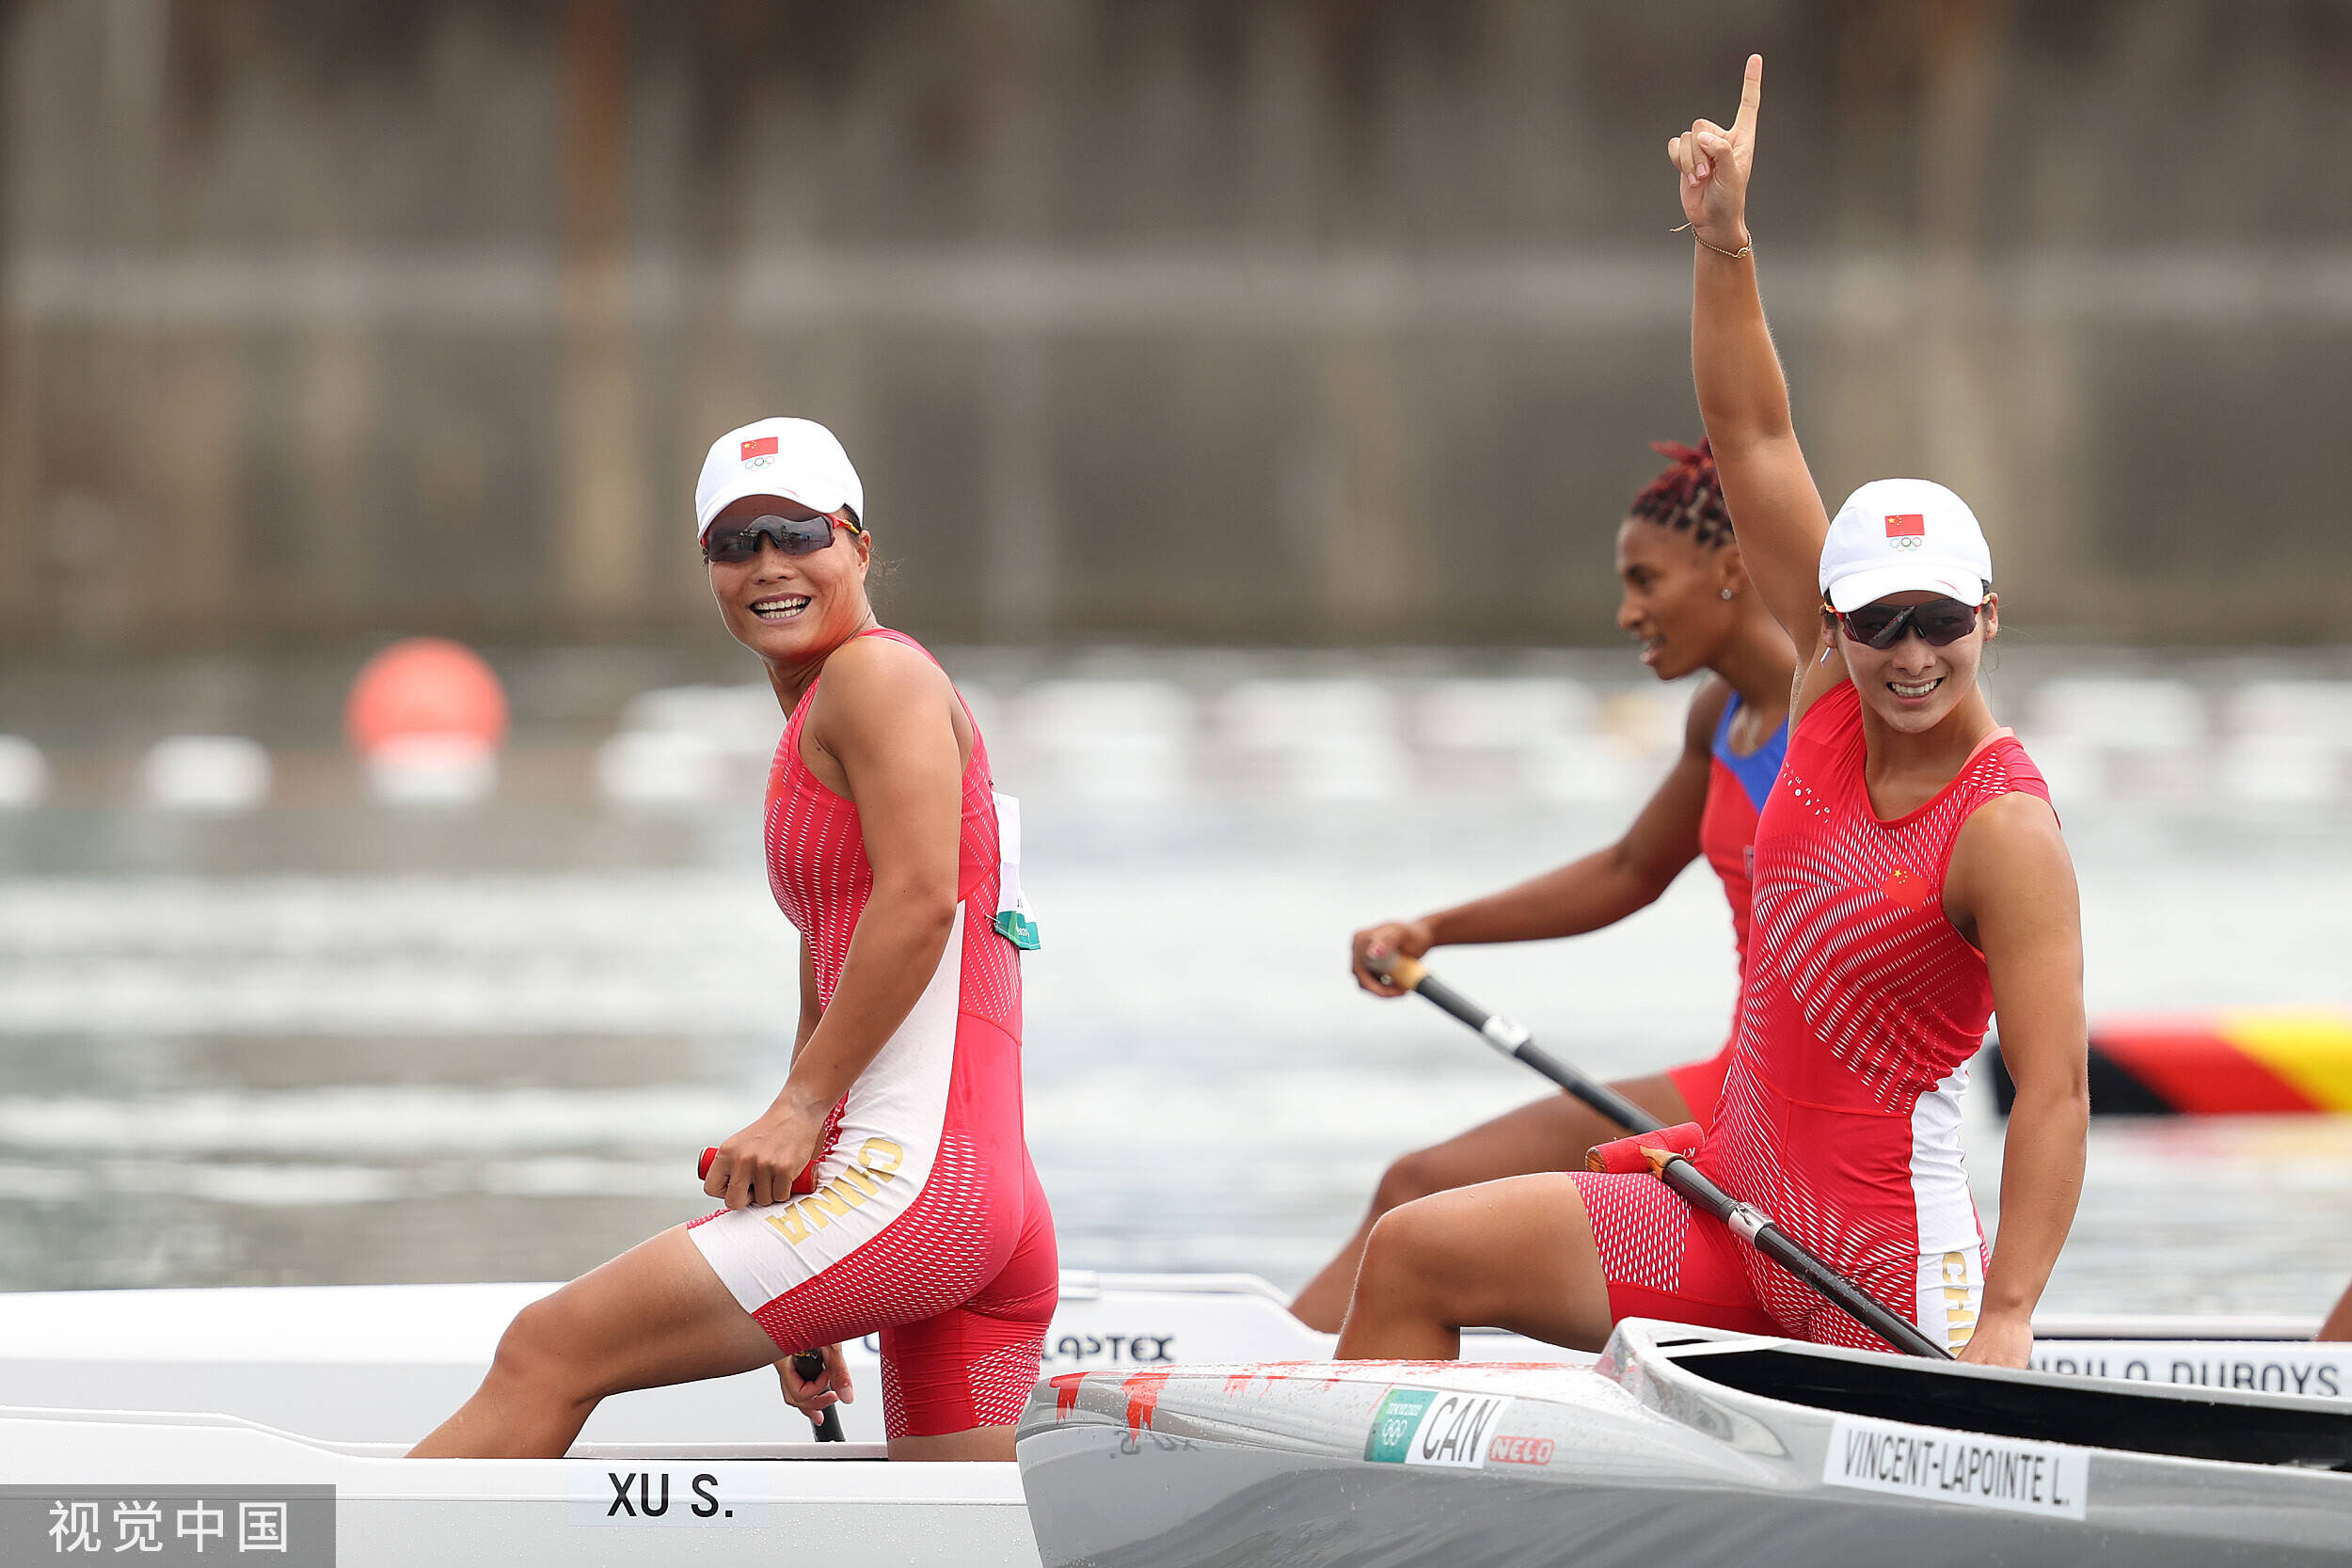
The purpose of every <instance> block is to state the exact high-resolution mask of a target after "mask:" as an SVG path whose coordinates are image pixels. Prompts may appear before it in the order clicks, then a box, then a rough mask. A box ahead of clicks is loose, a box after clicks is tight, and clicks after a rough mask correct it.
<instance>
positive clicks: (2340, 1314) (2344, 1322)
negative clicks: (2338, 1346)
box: [2312, 1285, 2352, 1339]
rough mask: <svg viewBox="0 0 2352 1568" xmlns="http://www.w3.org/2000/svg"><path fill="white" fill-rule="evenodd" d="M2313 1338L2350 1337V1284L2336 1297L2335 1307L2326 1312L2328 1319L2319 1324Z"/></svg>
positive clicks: (2351, 1324) (2351, 1304) (2351, 1296)
mask: <svg viewBox="0 0 2352 1568" xmlns="http://www.w3.org/2000/svg"><path fill="white" fill-rule="evenodd" d="M2312 1338H2315V1339H2352V1285H2347V1286H2345V1287H2344V1294H2343V1295H2341V1296H2339V1297H2337V1298H2336V1309H2335V1310H2334V1311H2332V1312H2330V1313H2328V1321H2327V1322H2326V1323H2321V1324H2320V1325H2319V1332H2318V1333H2317V1334H2315V1335H2313V1336H2312Z"/></svg>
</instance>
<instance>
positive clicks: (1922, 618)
mask: <svg viewBox="0 0 2352 1568" xmlns="http://www.w3.org/2000/svg"><path fill="white" fill-rule="evenodd" d="M1823 608H1827V607H1826V606H1825V607H1823ZM1982 608H1983V607H1982V606H1981V605H1973V604H1962V603H1961V602H1960V601H1959V600H1958V599H1930V600H1929V601H1928V602H1927V603H1925V604H1907V605H1889V604H1866V605H1864V606H1862V607H1861V608H1860V609H1858V610H1830V613H1831V614H1832V615H1834V616H1836V618H1837V620H1838V622H1839V623H1840V624H1841V625H1843V626H1845V628H1846V635H1847V636H1848V637H1851V638H1852V639H1853V640H1854V641H1857V642H1867V643H1868V644H1869V645H1870V646H1871V647H1873V648H1878V649H1882V650H1883V649H1886V648H1891V647H1893V646H1894V645H1895V644H1896V643H1898V642H1900V641H1902V640H1903V633H1904V632H1905V631H1906V630H1909V629H1912V628H1916V629H1917V630H1918V633H1919V636H1920V637H1921V638H1922V639H1923V640H1925V641H1926V642H1927V644H1928V646H1929V647H1931V648H1945V647H1949V646H1950V645H1951V644H1953V643H1955V642H1957V641H1960V640H1961V639H1962V638H1963V637H1965V636H1967V635H1968V634H1969V633H1970V632H1972V631H1974V630H1976V629H1977V611H1978V610H1980V609H1982Z"/></svg>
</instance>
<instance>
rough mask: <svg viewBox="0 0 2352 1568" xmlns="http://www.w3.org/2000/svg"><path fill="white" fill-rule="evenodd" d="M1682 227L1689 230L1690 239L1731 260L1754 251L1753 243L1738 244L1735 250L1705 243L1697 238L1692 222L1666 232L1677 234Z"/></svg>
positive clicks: (1737, 259)
mask: <svg viewBox="0 0 2352 1568" xmlns="http://www.w3.org/2000/svg"><path fill="white" fill-rule="evenodd" d="M1683 229H1688V230H1691V238H1692V239H1694V240H1698V243H1699V244H1701V245H1707V242H1706V241H1705V240H1699V234H1698V230H1697V228H1696V227H1695V226H1693V225H1692V224H1688V223H1686V224H1684V225H1683V226H1682V229H1670V230H1667V232H1668V233H1670V234H1679V233H1681V232H1682V230H1683ZM1707 248H1708V249H1709V250H1711V251H1713V252H1714V253H1715V254H1716V255H1718V256H1727V257H1729V258H1730V259H1731V260H1733V261H1740V259H1741V258H1743V257H1746V256H1748V255H1750V254H1752V253H1753V252H1754V251H1755V249H1756V246H1755V245H1741V246H1740V248H1739V249H1737V250H1725V249H1724V247H1723V246H1722V245H1707Z"/></svg>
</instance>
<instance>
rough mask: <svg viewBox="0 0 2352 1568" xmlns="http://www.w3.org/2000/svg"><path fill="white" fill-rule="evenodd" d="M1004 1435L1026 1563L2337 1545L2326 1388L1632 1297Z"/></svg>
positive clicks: (2143, 1561)
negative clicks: (1965, 1355)
mask: <svg viewBox="0 0 2352 1568" xmlns="http://www.w3.org/2000/svg"><path fill="white" fill-rule="evenodd" d="M1020 1454H1021V1470H1022V1479H1023V1482H1024V1484H1025V1488H1026V1490H1027V1493H1028V1497H1029V1508H1030V1517H1031V1523H1032V1525H1033V1527H1034V1528H1035V1530H1036V1534H1037V1540H1038V1544H1039V1545H1040V1547H1041V1554H1042V1557H1043V1560H1044V1562H1045V1564H1046V1565H1047V1568H1197V1565H1198V1568H1206V1565H1209V1564H1218V1565H1231V1564H1242V1563H1261V1562H1280V1563H1282V1564H1284V1565H1285V1568H1375V1565H1391V1564H1404V1563H1422V1562H1427V1563H1448V1564H1453V1563H1478V1564H1481V1565H1483V1568H1656V1565H1658V1564H1663V1563H1674V1564H1677V1565H1682V1568H1701V1565H1707V1568H1735V1565H1737V1568H1757V1565H1789V1568H1795V1565H1798V1564H1803V1565H1805V1568H1813V1565H1816V1564H1836V1563H1860V1562H1878V1561H1899V1562H1902V1563H1904V1564H1907V1565H1918V1568H1963V1565H1967V1568H1975V1565H1977V1564H1981V1563H1991V1562H2002V1563H2047V1564H2065V1565H2068V1568H2090V1565H2093V1564H2106V1565H2112V1568H2210V1565H2211V1564H2213V1563H2215V1562H2217V1561H2243V1562H2249V1563H2252V1562H2261V1563H2264V1564H2265V1565H2271V1564H2276V1565H2282V1568H2283V1565H2291V1564H2292V1565H2316V1564H2321V1563H2337V1564H2341V1563H2344V1562H2345V1561H2346V1560H2352V1410H2347V1409H2346V1408H2345V1407H2344V1404H2343V1402H2339V1401H2327V1400H2317V1399H2311V1398H2301V1399H2298V1398H2295V1397H2293V1396H2280V1395H2265V1394H2259V1393H2248V1392H2240V1391H2233V1390H2227V1389H2215V1388H2211V1387H2200V1386H2194V1385H2186V1386H2184V1385H2178V1384H2169V1383H2155V1382H2153V1381H2140V1382H2126V1381H2122V1380H2106V1379H2086V1378H2082V1377H2070V1376H2065V1375H2060V1374H2053V1373H2047V1372H2035V1371H2010V1370H2002V1369H1997V1368H1986V1367H1970V1366H1962V1365H1959V1364H1957V1363H1951V1362H1929V1361H1921V1360H1913V1359H1910V1358H1905V1357H1896V1356H1892V1355H1884V1354H1867V1353H1864V1352H1858V1351H1849V1350H1840V1349H1835V1348H1831V1347H1827V1346H1819V1345H1803V1344H1793V1343H1791V1342H1789V1341H1787V1340H1778V1339H1769V1338H1756V1337H1750V1336H1741V1335H1734V1334H1726V1333H1722V1332H1719V1331H1713V1330H1692V1329H1685V1328H1681V1327H1679V1326H1678V1325H1676V1324H1671V1323H1645V1322H1643V1321H1641V1320H1639V1319H1636V1320H1631V1321H1629V1322H1627V1323H1622V1324H1620V1325H1619V1326H1618V1330H1617V1334H1616V1337H1615V1338H1613V1340H1612V1341H1611V1344H1610V1347H1609V1350H1608V1351H1607V1353H1606V1354H1603V1355H1602V1357H1601V1358H1600V1359H1599V1361H1598V1362H1597V1364H1596V1365H1593V1366H1590V1367H1567V1366H1560V1365H1551V1366H1507V1365H1491V1364H1490V1365H1486V1366H1479V1365H1476V1364H1469V1363H1461V1362H1377V1361H1373V1362H1366V1361H1354V1362H1326V1363H1308V1364H1303V1365H1302V1364H1300V1363H1296V1362H1289V1363H1282V1364H1279V1365H1275V1366H1250V1365H1246V1364H1245V1365H1241V1366H1234V1367H1176V1368H1168V1369H1161V1370H1153V1371H1148V1372H1129V1373H1124V1374H1119V1373H1086V1374H1078V1375H1075V1376H1072V1377H1067V1378H1063V1379H1059V1380H1057V1383H1056V1384H1055V1385H1051V1386H1044V1387H1041V1388H1040V1389H1039V1390H1038V1392H1037V1394H1036V1395H1035V1396H1033V1397H1032V1399H1031V1401H1030V1404H1029V1409H1028V1411H1027V1413H1026V1415H1025V1418H1024V1419H1023V1421H1022V1426H1021V1436H1020Z"/></svg>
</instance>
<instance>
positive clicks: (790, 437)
mask: <svg viewBox="0 0 2352 1568" xmlns="http://www.w3.org/2000/svg"><path fill="white" fill-rule="evenodd" d="M745 496H780V497H782V498H783V499H786V500H788V501H798V502H800V503H801V504H802V505H803V506H805V507H807V508H808V509H809V510H810V511H812V512H838V511H840V510H841V509H842V508H843V507H845V506H846V507H848V508H850V510H851V511H852V512H855V513H856V514H857V520H858V521H859V522H860V523H863V522H865V521H866V486H865V485H863V484H860V483H858V478H857V470H856V469H855V468H853V467H850V454H849V453H848V452H846V451H842V450H841V443H840V442H839V441H838V440H836V439H835V438H834V434H833V432H832V431H830V430H827V429H826V428H825V427H824V426H823V425H820V424H818V422H817V421H816V420H786V419H771V420H753V421H752V422H751V423H750V424H747V425H744V426H742V427H740V428H739V429H736V430H730V431H728V432H727V433H726V434H725V435H724V436H720V437H719V438H718V439H717V440H715V441H713V442H711V443H710V452H709V454H708V455H707V456H706V457H705V458H704V459H703V472H702V477H701V478H700V479H698V480H696V481H695V482H694V524H695V528H694V536H695V537H696V538H697V539H699V538H701V537H702V536H703V535H704V534H706V533H708V532H709V531H710V519H711V518H713V517H716V516H717V515H719V514H720V513H722V512H723V511H725V510H726V509H727V508H728V507H730V506H732V505H734V504H735V503H736V502H737V501H739V500H741V499H743V498H744V497H745Z"/></svg>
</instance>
